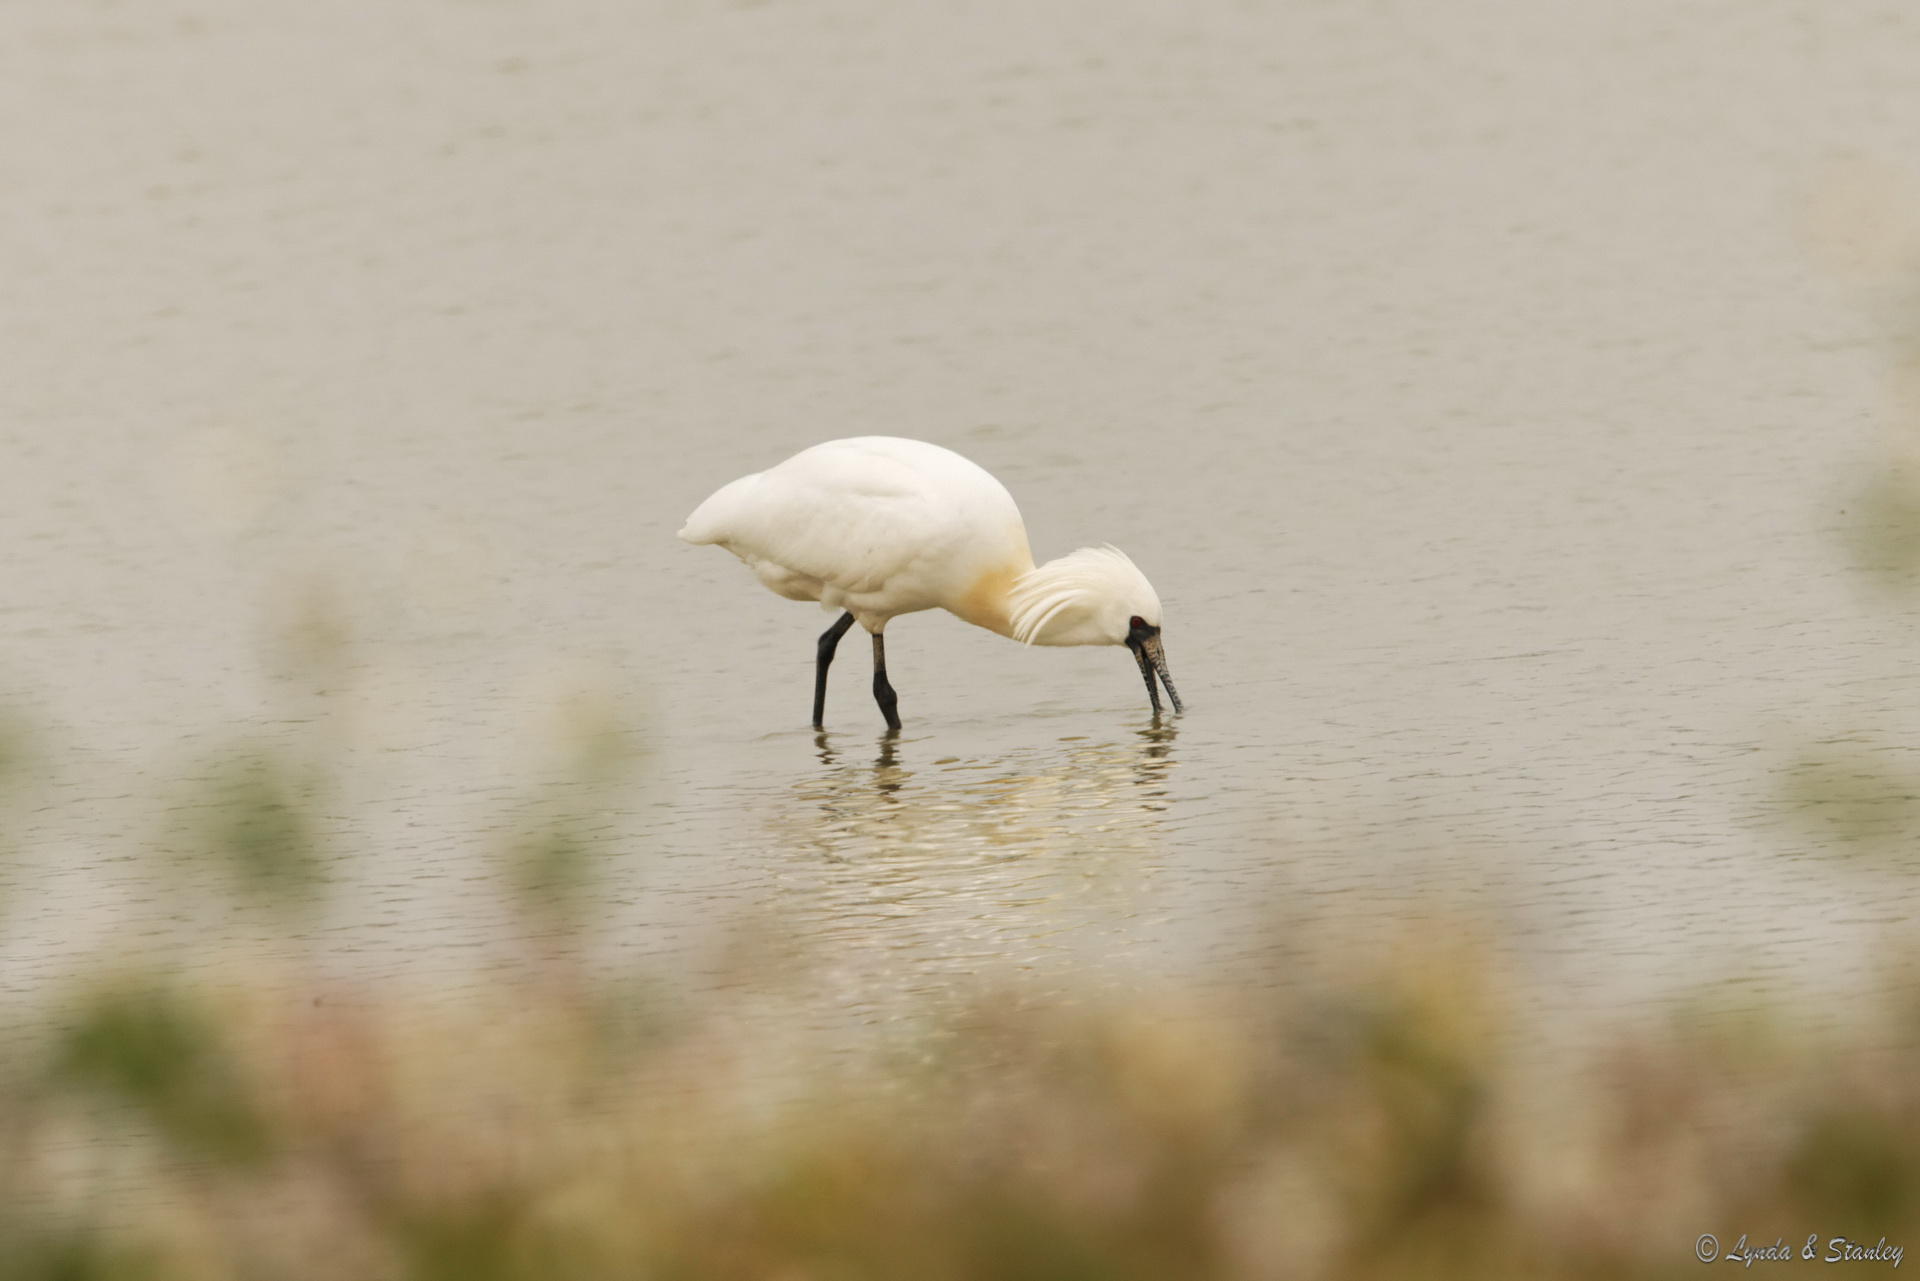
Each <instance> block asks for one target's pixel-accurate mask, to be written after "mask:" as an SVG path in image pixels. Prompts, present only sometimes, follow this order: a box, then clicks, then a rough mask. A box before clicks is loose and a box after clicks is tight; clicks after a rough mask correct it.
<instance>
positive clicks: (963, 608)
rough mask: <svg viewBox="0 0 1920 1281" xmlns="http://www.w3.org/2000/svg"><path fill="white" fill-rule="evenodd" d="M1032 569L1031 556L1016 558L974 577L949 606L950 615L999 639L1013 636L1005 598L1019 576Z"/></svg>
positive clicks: (1010, 611)
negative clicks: (999, 636)
mask: <svg viewBox="0 0 1920 1281" xmlns="http://www.w3.org/2000/svg"><path fill="white" fill-rule="evenodd" d="M1032 568H1033V557H1031V556H1016V557H1013V558H1010V559H1008V560H1007V561H1005V562H1003V563H1002V564H999V565H995V566H993V567H991V568H989V569H987V570H985V571H983V572H981V573H980V574H978V575H976V576H975V577H974V579H973V581H972V582H971V583H970V584H969V585H968V586H967V588H966V590H965V591H963V592H961V593H960V596H959V598H958V599H957V600H955V601H954V602H953V603H952V604H951V605H949V606H947V608H948V610H949V611H951V612H952V613H953V614H955V615H956V616H958V617H959V618H962V619H964V620H966V621H967V622H969V623H972V624H973V625H974V626H975V627H984V628H986V629H987V630H988V631H990V632H998V633H999V634H1000V635H1002V636H1007V637H1011V636H1012V635H1013V617H1012V609H1011V606H1010V605H1009V603H1008V599H1007V598H1008V596H1009V595H1010V594H1011V593H1012V591H1013V585H1014V583H1015V582H1016V581H1017V580H1018V579H1019V577H1020V576H1021V575H1022V574H1024V573H1027V572H1028V571H1029V570H1031V569H1032Z"/></svg>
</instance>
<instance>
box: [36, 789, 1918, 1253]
mask: <svg viewBox="0 0 1920 1281" xmlns="http://www.w3.org/2000/svg"><path fill="white" fill-rule="evenodd" d="M265 777H268V778H271V777H272V776H271V774H268V775H266V776H265ZM259 788H264V790H256V789H259ZM229 795H230V796H231V798H232V799H233V803H234V804H235V805H237V806H242V807H243V809H244V813H245V814H248V815H253V818H250V819H247V820H246V821H245V822H242V821H241V820H240V819H238V818H236V819H234V820H233V822H232V823H213V824H209V825H207V826H206V827H204V828H203V829H202V830H203V831H204V832H205V833H206V834H207V839H208V840H209V841H210V842H213V843H215V844H218V843H220V842H226V843H228V844H229V845H233V846H235V847H243V848H246V849H249V850H251V849H253V847H254V846H256V845H258V844H260V843H264V842H271V841H283V842H286V843H288V844H290V845H293V846H296V847H297V848H299V849H305V848H306V847H307V845H308V843H309V841H310V838H309V837H308V836H307V835H306V833H307V832H309V831H310V830H311V827H312V826H313V824H312V823H311V822H310V821H309V820H308V819H306V818H303V817H302V815H301V810H300V807H301V805H302V804H303V802H302V801H301V800H300V799H299V794H298V792H297V789H295V790H291V791H286V790H279V789H277V788H274V787H272V786H267V785H266V784H262V783H260V782H259V780H258V779H256V780H255V781H254V782H253V783H250V784H249V785H248V787H246V788H241V789H239V790H236V791H234V792H232V793H230V794H229ZM263 797H265V798H267V799H266V800H265V801H263V800H262V798H263ZM263 806H264V807H265V808H266V809H268V810H270V811H272V812H273V814H274V815H275V817H274V818H273V819H272V821H270V822H268V821H264V820H261V821H259V822H257V823H256V822H255V820H256V819H258V814H257V811H258V810H259V809H261V808H262V807H263ZM282 811H285V812H282ZM543 812H544V811H543ZM551 816H552V815H551V813H548V817H551ZM235 825H238V826H240V827H243V828H245V829H246V835H245V837H244V839H239V838H235V837H234V836H233V834H232V833H233V829H234V827H235ZM216 853H217V851H216ZM230 853H231V851H229V854H230ZM221 857H226V855H221ZM249 857H253V855H249ZM285 857H286V855H285V854H284V852H283V853H278V854H265V855H260V856H259V858H260V861H261V862H262V863H263V864H264V865H266V866H269V867H278V866H280V865H281V863H282V861H283V859H284V858H285ZM303 857H304V856H303ZM227 884H228V886H229V890H230V892H232V893H234V894H235V895H241V896H249V895H255V894H258V893H261V892H263V891H262V888H261V887H262V886H276V887H278V889H277V891H276V892H290V890H291V887H294V886H296V885H297V886H299V887H301V890H300V892H303V893H304V892H305V887H307V886H309V885H310V884H311V882H309V881H306V880H300V881H293V880H287V879H274V878H268V879H265V880H254V881H249V880H246V879H236V880H233V881H231V882H228V883H227ZM543 902H544V901H543V900H541V899H539V898H538V897H533V898H530V899H528V900H526V902H525V903H524V904H523V909H522V910H524V911H527V912H529V913H532V914H534V915H536V916H543V914H544V913H545V911H546V909H545V907H544V906H543ZM543 919H544V917H543ZM536 933H537V932H536V931H532V930H530V931H529V937H530V938H531V937H533V936H534V935H535V934H536ZM209 946H210V948H211V945H209ZM180 959H182V960H183V961H185V962H189V964H185V965H183V966H182V968H180V969H179V970H178V971H175V972H169V973H166V974H156V973H132V974H127V973H122V974H120V975H119V976H117V977H113V976H111V975H110V976H109V977H105V978H102V977H98V976H95V977H92V978H89V979H88V980H86V981H85V982H84V983H83V984H81V985H80V986H77V987H75V988H74V989H73V990H71V991H70V992H68V993H66V994H65V996H64V998H63V999H59V1000H55V1001H51V1002H49V1003H48V1004H46V1005H45V1006H44V1007H42V1008H39V1009H38V1010H36V1011H35V1012H34V1014H33V1015H32V1018H33V1019H35V1020H38V1021H39V1025H38V1026H37V1027H35V1028H30V1029H27V1030H26V1031H25V1032H22V1033H18V1034H16V1035H15V1036H14V1037H13V1038H12V1039H11V1042H10V1043H11V1044H12V1045H14V1046H15V1047H16V1053H15V1055H14V1058H15V1062H14V1063H13V1064H12V1066H11V1068H10V1070H9V1071H7V1072H5V1073H0V1118H4V1124H0V1151H3V1152H4V1156H5V1160H4V1163H0V1168H3V1169H4V1193H5V1195H4V1197H0V1203H4V1206H5V1209H4V1210H3V1211H0V1279H12V1278H18V1279H20V1281H28V1279H30V1278H31V1279H33V1281H54V1279H55V1278H130V1277H140V1278H155V1279H163V1278H164V1279H167V1281H171V1279H174V1278H253V1277H271V1278H282V1279H285V1281H301V1279H305V1278H313V1279H315V1281H318V1279H320V1278H329V1279H331V1278H337V1277H342V1276H352V1277H356V1278H360V1277H365V1278H387V1277H391V1278H415V1279H419V1281H456V1279H458V1281H519V1279H521V1278H526V1279H529V1281H530V1279H532V1278H551V1277H569V1278H602V1277H604V1278H661V1279H672V1281H680V1279H685V1281H692V1279H696V1278H697V1279H699V1281H732V1279H735V1278H738V1279H740V1281H746V1279H748V1278H754V1279H764V1278H775V1279H782V1281H784V1279H787V1278H821V1279H828V1278H831V1279H833V1281H867V1279H872V1281H882V1279H888V1281H891V1279H893V1278H908V1277H910V1278H916V1279H922V1278H924V1279H925V1281H961V1279H964V1278H1008V1279H1014V1281H1025V1279H1031V1281H1063V1279H1074V1278H1085V1279H1087V1281H1096V1279H1097V1281H1109V1279H1111V1281H1160V1279H1163V1278H1195V1279H1200V1281H1205V1279H1209V1278H1221V1279H1238V1278H1250V1279H1251V1278H1273V1277H1328V1278H1349V1277H1351V1278H1380V1279H1383V1281H1385V1279H1391V1278H1456V1277H1457V1278H1467V1277H1474V1278H1489V1277H1492V1278H1499V1277H1531V1278H1556V1277H1568V1278H1576V1277H1577V1278H1600V1277H1608V1278H1616V1277H1665V1276H1671V1275H1675V1274H1679V1273H1686V1272H1689V1271H1690V1270H1691V1269H1692V1268H1694V1267H1698V1266H1699V1265H1698V1264H1696V1263H1695V1262H1694V1261H1693V1259H1692V1257H1691V1250H1692V1248H1693V1241H1694V1239H1695V1237H1697V1236H1698V1234H1699V1233H1701V1232H1705V1231H1714V1232H1719V1233H1722V1234H1723V1235H1725V1237H1726V1239H1728V1240H1729V1241H1730V1240H1732V1239H1733V1237H1735V1236H1737V1235H1738V1233H1739V1232H1742V1231H1747V1232H1752V1233H1755V1234H1757V1235H1764V1236H1765V1237H1766V1238H1767V1239H1768V1240H1771V1239H1772V1236H1773V1234H1775V1233H1776V1232H1783V1233H1787V1234H1788V1235H1789V1236H1790V1237H1792V1236H1793V1234H1795V1233H1798V1234H1799V1236H1798V1238H1797V1239H1802V1240H1803V1239H1804V1236H1805V1233H1806V1232H1808V1231H1820V1232H1822V1233H1841V1232H1845V1233H1850V1234H1853V1235H1856V1236H1860V1237H1864V1238H1866V1239H1868V1240H1874V1239H1878V1237H1879V1236H1881V1235H1885V1236H1887V1237H1889V1238H1890V1239H1892V1240H1894V1241H1896V1242H1898V1241H1903V1240H1908V1239H1915V1234H1914V1232H1913V1229H1914V1228H1916V1226H1920V1152H1916V1149H1915V1145H1914V1144H1913V1143H1912V1142H1911V1138H1912V1136H1914V1135H1915V1134H1916V1133H1917V1132H1920V1036H1916V1032H1920V1002H1916V1001H1915V1000H1914V999H1913V996H1912V993H1913V991H1914V986H1913V984H1911V983H1908V982H1905V981H1904V980H1902V979H1900V978H1899V977H1897V976H1895V977H1890V979H1889V981H1888V984H1887V999H1886V1002H1885V1006H1886V1012H1885V1016H1884V1018H1883V1019H1882V1020H1881V1021H1879V1022H1877V1023H1876V1024H1874V1025H1873V1026H1872V1027H1870V1028H1861V1029H1857V1030H1855V1031H1852V1032H1846V1033H1842V1034H1839V1035H1841V1036H1842V1037H1843V1038H1847V1039H1842V1040H1839V1041H1835V1040H1833V1039H1830V1037H1829V1038H1828V1039H1815V1038H1812V1037H1809V1036H1805V1035H1802V1034H1801V1032H1800V1031H1799V1030H1798V1029H1797V1028H1796V1026H1795V1024H1794V1022H1793V1020H1792V1019H1791V1017H1790V1016H1788V1015H1786V1014H1777V1015H1771V1016H1770V1015H1765V1014H1754V1013H1748V1014H1746V1015H1744V1016H1743V1017H1741V1018H1738V1019H1733V1018H1727V1017H1722V1016H1717V1015H1715V1014H1714V1013H1713V1012H1712V1011H1711V1009H1710V1008H1709V1007H1705V1006H1700V1007H1692V1008H1688V1009H1685V1010H1682V1011H1678V1012H1675V1013H1673V1014H1671V1015H1670V1016H1668V1017H1666V1018H1663V1019H1658V1020H1651V1021H1647V1022H1644V1023H1641V1024H1638V1025H1632V1026H1624V1027H1622V1028H1620V1029H1619V1030H1618V1032H1617V1034H1616V1035H1615V1036H1613V1037H1612V1038H1610V1039H1603V1040H1601V1041H1600V1042H1598V1043H1597V1048H1588V1049H1585V1050H1579V1051H1572V1050H1569V1051H1567V1052H1565V1053H1563V1054H1559V1055H1557V1056H1553V1057H1550V1058H1549V1059H1546V1060H1541V1059H1538V1058H1537V1057H1529V1058H1527V1059H1526V1060H1524V1061H1523V1060H1521V1059H1517V1058H1515V1057H1514V1055H1513V1053H1512V1052H1511V1050H1510V1049H1509V1048H1506V1047H1512V1046H1514V1045H1516V1044H1520V1043H1524V1040H1525V1038H1524V1037H1523V1036H1516V1035H1515V1034H1516V1032H1518V1031H1521V1029H1516V1028H1515V1027H1514V1026H1513V1024H1512V1022H1511V1018H1510V1015H1509V1014H1508V1012H1507V1010H1506V1007H1505V1005H1504V1003H1503V1000H1502V998H1501V991H1502V985H1501V983H1500V982H1499V980H1498V976H1495V975H1491V974H1489V973H1488V972H1487V971H1486V970H1485V968H1484V966H1483V965H1482V964H1481V962H1480V959H1479V954H1478V953H1477V952H1476V951H1475V950H1473V949H1472V948H1469V947H1465V946H1461V945H1454V944H1449V943H1448V942H1447V941H1446V940H1445V939H1441V938H1437V937H1433V936H1428V937H1424V938H1415V939H1410V940H1408V941H1407V942H1406V943H1405V945H1404V946H1402V947H1399V948H1397V949H1389V950H1388V951H1386V952H1385V953H1383V954H1382V955H1379V956H1375V957H1369V958H1367V960H1366V962H1365V964H1364V965H1350V966H1348V967H1347V969H1346V970H1345V971H1344V973H1345V977H1343V978H1341V979H1339V980H1327V981H1321V982H1317V983H1314V984H1310V985H1302V984H1299V983H1289V982H1284V981H1279V980H1278V979H1276V981H1275V982H1274V983H1272V984H1270V985H1262V986H1260V987H1258V988H1248V989H1242V990H1239V991H1237V992H1236V991H1229V992H1226V993H1222V992H1221V991H1219V990H1218V988H1217V987H1213V988H1209V990H1208V991H1207V993H1206V994H1204V995H1203V994H1201V993H1200V992H1198V991H1195V990H1191V989H1186V988H1182V987H1180V986H1177V985H1166V986H1163V987H1159V988H1154V989H1151V990H1144V991H1140V992H1137V993H1134V994H1132V995H1131V996H1129V997H1126V998H1124V999H1120V998H1115V999H1094V998H1089V997H1086V996H1085V995H1078V996H1074V997H1071V998H1069V997H1063V996H1061V995H1059V994H1057V993H1054V994H1046V993H1035V992H1032V991H1028V990H1025V989H1023V988H1021V987H1020V986H1018V985H1009V984H1004V983H1003V984H995V983H990V982H986V981H984V980H983V981H982V983H981V984H980V986H979V988H978V990H977V991H976V992H974V993H973V995H972V997H971V998H970V999H969V1000H966V1001H964V1002H962V1003H960V1004H958V1005H957V1006H955V1007H953V1008H950V1009H947V1010H946V1011H945V1012H944V1013H937V1014H933V1013H930V1014H929V1015H928V1017H927V1018H926V1019H925V1020H924V1021H922V1022H920V1023H919V1024H917V1025H916V1026H915V1027H914V1028H912V1029H901V1028H898V1027H888V1026H884V1025H872V1026H869V1027H868V1029H867V1030H866V1031H865V1032H864V1033H860V1034H858V1035H860V1036H864V1037H866V1038H868V1040H869V1041H870V1043H869V1044H867V1045H866V1046H865V1047H864V1049H865V1051H867V1052H864V1053H852V1054H849V1053H848V1052H847V1050H848V1047H847V1046H846V1045H845V1044H829V1043H828V1042H826V1041H824V1040H811V1039H808V1038H807V1037H804V1036H803V1037H800V1038H798V1039H796V1038H794V1037H792V1036H790V1035H783V1034H781V1033H779V1032H777V1031H776V1030H775V1029H774V1028H772V1027H770V1026H768V1025H767V1024H766V1023H764V1022H755V1020H757V1019H758V1020H764V1019H766V1018H767V1017H769V1015H768V1013H767V1008H766V1005H765V1003H764V1001H763V1000H760V997H759V995H757V993H760V994H763V993H764V991H765V990H766V989H770V988H773V987H776V986H778V985H779V984H780V983H785V982H790V981H791V976H790V975H768V976H766V978H767V982H766V983H765V984H752V983H749V984H746V985H744V986H743V988H742V991H741V995H740V998H739V1001H740V1004H739V1006H738V1007H736V1006H735V1005H734V1004H732V1003H731V999H730V998H728V997H725V996H721V997H716V998H713V999H712V1000H710V1001H707V1002H705V1003H703V1004H701V1005H700V1006H699V1007H698V1008H696V1009H692V1010H688V1011H682V1012H681V1014H680V1016H679V1017H675V1018H672V1019H662V1018H658V1017H655V1016H654V1015H653V1013H652V1011H654V1009H655V1008H656V1002H655V1001H654V999H653V993H652V991H651V989H650V988H649V987H648V986H647V985H645V984H633V983H630V982H627V981H625V980H598V979H594V978H592V977H590V976H588V975H587V974H584V973H575V974H572V975H570V976H569V977H568V981H566V982H563V983H552V982H549V981H547V979H548V978H549V977H550V976H549V975H548V974H547V973H546V969H547V967H550V966H551V965H553V964H555V963H556V961H555V957H554V956H553V955H552V954H545V953H543V954H540V955H533V954H531V953H530V955H529V957H528V964H527V967H526V969H527V975H528V977H527V980H526V981H525V982H520V983H514V982H507V983H500V984H492V985H488V986H487V987H485V988H484V989H482V990H481V991H479V992H477V993H475V994H473V995H471V996H470V997H468V998H464V999H463V1000H462V1001H461V1002H460V1003H457V1004H452V1005H450V1004H448V1003H446V1002H445V1001H439V1002H434V1001H426V1000H423V999H422V997H421V996H420V995H419V994H418V993H417V992H413V991H410V990H408V989H406V988H404V987H402V986H400V985H397V984H382V983H368V984H363V985H361V986H359V987H356V988H353V989H351V990H342V989H341V988H340V987H339V986H338V984H337V981H331V980H324V979H322V978H321V977H319V976H318V975H315V974H307V973H303V972H302V971H301V970H299V969H298V968H297V967H296V968H294V969H291V970H287V971H282V972H277V973H256V974H252V975H248V976H245V977H237V976H233V975H230V974H229V975H225V976H223V977H222V979H221V987H220V989H219V990H218V991H217V992H216V991H214V990H211V989H209V988H208V987H207V986H206V985H205V983H204V981H201V982H195V981H192V980H189V979H188V978H186V977H184V975H186V974H188V973H200V974H204V973H209V972H218V966H217V964H215V963H214V962H215V961H216V960H217V957H215V956H213V955H208V956H200V957H192V956H189V957H185V958H180ZM562 963H563V962H562ZM1324 972H1326V973H1331V974H1340V973H1342V971H1341V970H1339V969H1336V968H1332V967H1328V968H1327V969H1326V970H1325V971H1324ZM636 1028H639V1029H641V1030H640V1031H639V1032H637V1033H636V1031H635V1029H636ZM1829 1032H1830V1029H1829ZM22 1046H28V1047H34V1048H33V1049H31V1050H30V1051H25V1052H24V1053H25V1054H27V1055H28V1056H29V1057H30V1058H31V1062H23V1061H22V1060H21V1054H22V1053H23V1052H21V1051H19V1048H18V1047H22ZM775 1047H779V1048H778V1049H776V1048H775ZM855 1048H861V1047H855ZM75 1154H81V1156H80V1157H79V1158H76V1155H75ZM136 1193H137V1194H136Z"/></svg>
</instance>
